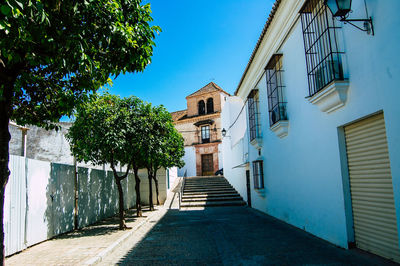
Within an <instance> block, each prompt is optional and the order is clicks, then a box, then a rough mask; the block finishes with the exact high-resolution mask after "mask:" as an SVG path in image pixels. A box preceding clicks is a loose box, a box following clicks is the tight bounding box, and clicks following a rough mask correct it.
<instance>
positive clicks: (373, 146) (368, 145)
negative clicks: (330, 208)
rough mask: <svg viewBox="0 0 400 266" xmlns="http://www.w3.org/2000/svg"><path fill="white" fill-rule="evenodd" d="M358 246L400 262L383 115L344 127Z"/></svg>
mask: <svg viewBox="0 0 400 266" xmlns="http://www.w3.org/2000/svg"><path fill="white" fill-rule="evenodd" d="M344 130H345V136H346V149H347V160H348V166H349V175H350V191H351V200H352V208H353V221H354V235H355V241H356V245H357V247H359V248H361V249H364V250H367V251H370V252H372V253H375V254H378V255H380V256H383V257H386V258H389V259H393V260H395V261H397V262H400V250H399V239H398V233H397V223H396V211H395V207H394V198H393V186H392V176H391V171H390V162H389V153H388V146H387V140H386V130H385V122H384V119H383V114H379V115H374V116H372V117H369V118H367V119H364V120H362V121H359V122H356V123H354V124H351V125H349V126H346V127H345V128H344Z"/></svg>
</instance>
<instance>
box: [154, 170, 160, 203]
mask: <svg viewBox="0 0 400 266" xmlns="http://www.w3.org/2000/svg"><path fill="white" fill-rule="evenodd" d="M153 179H154V184H155V185H156V196H157V205H160V200H159V199H158V195H159V194H158V179H157V170H155V171H154V174H153Z"/></svg>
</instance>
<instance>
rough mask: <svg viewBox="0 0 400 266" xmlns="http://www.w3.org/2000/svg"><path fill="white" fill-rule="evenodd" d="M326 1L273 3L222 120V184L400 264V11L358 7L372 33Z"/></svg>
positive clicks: (366, 4)
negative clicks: (335, 14) (340, 15)
mask: <svg viewBox="0 0 400 266" xmlns="http://www.w3.org/2000/svg"><path fill="white" fill-rule="evenodd" d="M324 2H325V1H324V0H309V1H305V0H277V1H276V3H275V5H274V7H273V9H272V11H271V14H270V16H269V18H268V20H267V22H266V24H265V27H264V29H263V31H262V33H261V36H260V38H259V40H258V42H257V44H256V47H255V49H254V51H253V53H252V55H251V57H250V60H249V63H248V65H247V67H246V70H245V72H244V74H243V76H242V78H241V80H240V83H239V85H238V88H237V90H236V92H235V96H232V97H229V98H228V99H227V102H226V104H225V106H224V108H223V110H222V115H221V121H222V127H223V128H225V130H226V136H225V137H224V138H223V145H222V146H223V148H222V149H223V161H224V175H225V177H226V178H227V179H228V180H229V181H230V183H231V184H232V185H233V186H234V187H235V188H236V189H237V190H238V191H239V192H240V194H241V195H242V197H243V198H245V199H247V200H248V201H251V206H252V207H253V208H256V209H258V210H261V211H263V212H265V213H267V214H269V215H272V216H274V217H276V218H278V219H281V220H283V221H285V222H287V223H289V224H292V225H294V226H296V227H298V228H301V229H304V230H306V231H308V232H310V233H311V234H314V235H316V236H318V237H320V238H323V239H325V240H327V241H329V242H331V243H333V244H335V245H338V246H340V247H343V248H348V247H351V246H352V245H354V244H355V245H356V246H357V247H359V248H361V249H364V250H367V251H370V252H373V253H375V254H378V255H381V256H384V257H386V258H390V259H394V260H395V261H397V262H399V261H400V250H399V232H400V228H399V225H400V118H399V117H400V104H399V99H400V90H399V84H400V62H399V59H400V55H399V51H398V49H399V47H400V30H399V27H400V16H398V14H397V11H398V10H399V9H400V1H396V0H387V1H379V2H378V1H372V0H365V1H364V0H354V1H352V6H351V10H352V12H350V13H349V14H347V15H346V16H347V19H364V18H369V17H371V18H372V24H373V25H372V26H373V29H372V27H371V24H370V23H369V22H365V24H366V25H367V28H369V30H368V31H369V33H368V32H367V31H362V30H360V29H357V28H356V27H353V26H352V25H350V23H353V24H355V25H356V26H358V27H360V28H361V29H367V28H365V26H364V22H363V21H350V22H347V23H344V22H342V21H339V19H340V18H339V19H338V18H333V16H332V12H331V11H330V9H328V8H327V6H326V5H325V4H324ZM246 175H247V177H248V178H247V183H248V184H246Z"/></svg>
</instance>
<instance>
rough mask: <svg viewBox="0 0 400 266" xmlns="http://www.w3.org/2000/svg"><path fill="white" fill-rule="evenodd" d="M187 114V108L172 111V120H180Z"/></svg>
mask: <svg viewBox="0 0 400 266" xmlns="http://www.w3.org/2000/svg"><path fill="white" fill-rule="evenodd" d="M185 115H187V110H181V111H176V112H172V113H171V116H172V120H174V122H175V121H178V120H180V119H181V118H182V117H184V116H185Z"/></svg>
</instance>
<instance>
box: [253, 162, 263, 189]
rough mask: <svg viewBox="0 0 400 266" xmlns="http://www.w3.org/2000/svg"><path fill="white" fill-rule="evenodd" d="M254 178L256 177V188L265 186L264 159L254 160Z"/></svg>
mask: <svg viewBox="0 0 400 266" xmlns="http://www.w3.org/2000/svg"><path fill="white" fill-rule="evenodd" d="M253 179H254V188H255V189H261V188H264V170H263V161H254V162H253Z"/></svg>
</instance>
